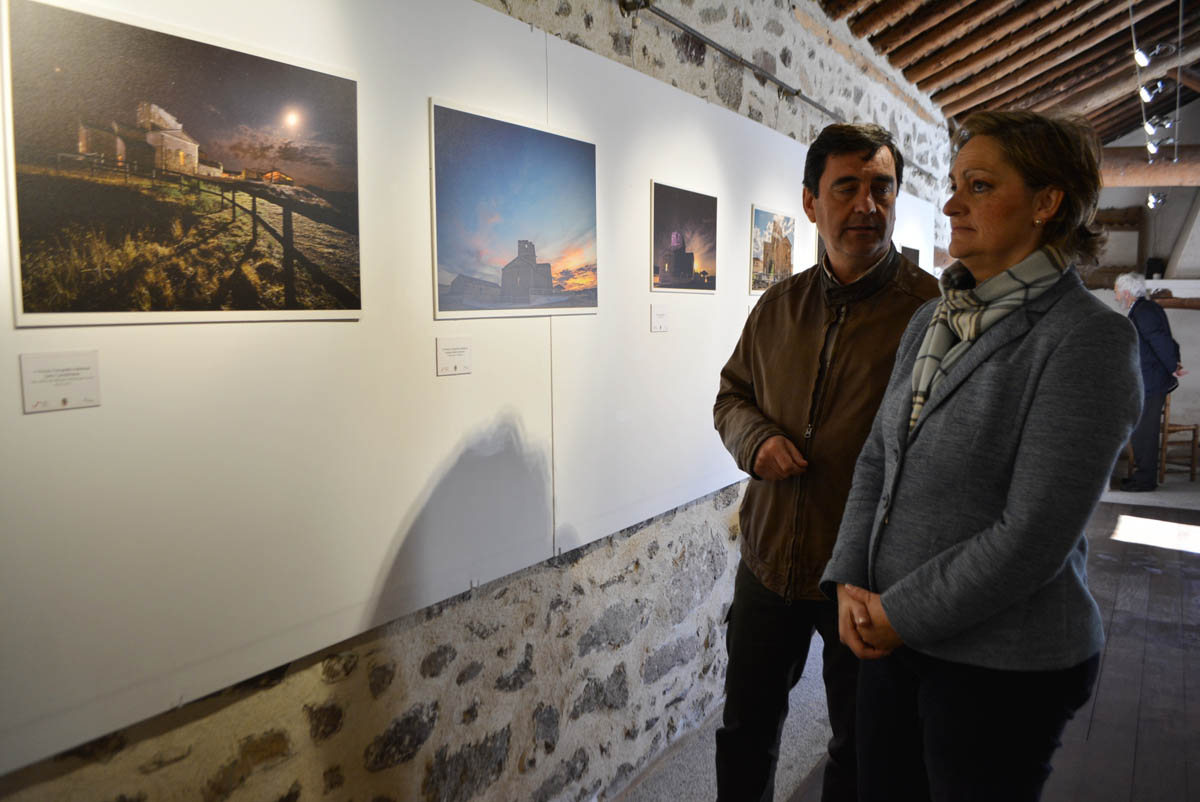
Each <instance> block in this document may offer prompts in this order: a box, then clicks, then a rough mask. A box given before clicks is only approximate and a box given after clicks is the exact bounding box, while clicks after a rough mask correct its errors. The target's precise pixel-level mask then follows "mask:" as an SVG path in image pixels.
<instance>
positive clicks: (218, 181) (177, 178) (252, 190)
mask: <svg viewBox="0 0 1200 802" xmlns="http://www.w3.org/2000/svg"><path fill="white" fill-rule="evenodd" d="M64 162H66V163H68V164H69V165H70V166H71V167H72V168H74V169H82V168H83V167H85V166H86V169H87V170H88V175H90V176H93V177H94V176H95V175H96V174H97V172H107V173H117V174H123V175H124V177H125V183H126V184H128V183H129V177H130V176H131V175H133V176H136V177H139V178H147V179H150V181H151V182H155V181H163V182H166V183H172V184H178V185H179V186H180V187H181V188H188V185H189V184H190V185H191V187H190V188H191V189H192V191H194V192H197V193H207V194H209V195H215V196H217V197H219V198H220V199H221V210H220V211H224V210H225V204H226V203H229V208H230V220H236V219H237V213H238V210H239V209H240V210H242V211H243V212H244V213H246V214H248V215H250V220H251V224H250V243H251V244H254V243H256V242H257V241H258V229H259V228H260V227H261V228H262V230H263V231H265V232H266V233H267V234H268V235H270V236H271V237H272V238H273V239H275V241H276V242H278V243H279V244H280V246H281V247H282V248H283V265H282V267H283V284H284V304H285V305H286V306H287V308H289V309H294V308H296V269H295V265H296V264H299V265H300V267H302V268H304V270H305V272H307V273H308V275H309V277H310V278H311V279H312V280H313V281H314V282H316V283H317V284H318V285H320V286H321V287H322V288H323V289H324V290H325V291H326V292H328V293H329V294H330V295H332V296H333V297H334V298H335V299H337V301H338V303H339V304H341V305H342V308H344V309H359V308H360V307H361V301H360V299H359V295H358V293H357V292H354V291H353V290H351V289H350V288H348V287H347V286H346V285H345V284H342V283H341V282H340V281H338V280H337V279H335V278H334V277H333V276H331V275H329V274H328V273H326V272H325V271H324V270H322V269H321V267H320V266H318V265H317V264H316V263H315V262H313V261H312V260H311V259H309V258H308V257H307V256H305V255H304V254H303V253H301V252H300V251H299V250H298V249H297V248H296V245H295V241H294V225H293V220H292V216H293V215H296V214H298V215H300V216H301V217H307V218H308V219H309V220H312V221H313V222H316V223H321V224H323V225H327V226H332V227H333V228H336V229H338V230H339V231H344V232H345V233H347V234H351V235H354V236H357V235H358V220H357V218H355V217H351V216H350V215H346V214H343V213H342V212H339V211H337V210H336V209H333V208H331V207H328V206H321V205H319V204H315V203H307V202H305V201H302V200H299V199H297V198H287V197H281V196H280V195H279V194H278V192H275V191H272V190H271V189H269V188H273V187H274V185H273V184H267V183H263V182H261V181H251V180H247V179H240V178H223V177H217V176H207V175H195V174H192V173H179V172H175V171H173V170H164V169H159V168H154V169H151V170H150V171H148V172H143V171H136V170H133V169H130V167H129V166H128V165H122V166H113V165H107V164H104V163H103V162H102V161H101V160H97V159H95V158H91V157H88V156H80V155H76V154H73V153H60V154H58V156H57V159H56V165H57V167H58V169H62V167H63V163H64ZM238 194H244V195H247V196H249V199H250V205H249V206H244V205H242V204H241V203H239V202H238V197H237V196H238ZM260 200H261V201H262V202H264V203H270V204H274V205H275V206H278V207H279V209H280V212H281V216H282V218H283V226H282V228H283V230H282V231H277V230H275V227H274V226H272V225H271V224H270V223H268V222H267V221H266V220H265V219H264V218H263V217H262V215H260V214H259V211H258V203H259V201H260Z"/></svg>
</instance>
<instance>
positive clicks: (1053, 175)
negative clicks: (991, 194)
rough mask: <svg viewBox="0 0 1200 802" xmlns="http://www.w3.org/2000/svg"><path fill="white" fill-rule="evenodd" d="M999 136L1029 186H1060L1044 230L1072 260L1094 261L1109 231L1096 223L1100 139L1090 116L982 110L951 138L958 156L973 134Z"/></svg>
mask: <svg viewBox="0 0 1200 802" xmlns="http://www.w3.org/2000/svg"><path fill="white" fill-rule="evenodd" d="M976 136H990V137H992V138H993V139H995V140H996V141H997V142H998V143H999V144H1000V148H1001V149H1002V150H1003V151H1004V155H1005V156H1006V157H1007V158H1008V160H1009V162H1010V163H1011V164H1012V166H1013V167H1015V168H1016V170H1017V172H1018V173H1020V174H1021V177H1022V178H1024V179H1025V183H1026V185H1028V186H1029V188H1030V189H1033V190H1038V189H1042V188H1043V187H1056V188H1058V189H1060V190H1062V193H1063V199H1062V203H1061V204H1060V205H1059V207H1058V212H1057V213H1055V215H1054V217H1053V218H1052V219H1050V220H1047V221H1046V224H1045V226H1044V228H1043V229H1042V244H1043V245H1053V246H1055V247H1056V248H1058V249H1059V250H1060V251H1062V253H1063V255H1064V256H1065V257H1066V259H1067V260H1068V261H1070V262H1076V263H1079V264H1094V263H1095V262H1096V261H1097V259H1098V257H1099V255H1100V248H1101V246H1102V245H1103V244H1104V233H1103V232H1102V231H1101V230H1100V228H1099V227H1098V226H1096V225H1094V223H1093V219H1094V218H1095V216H1096V205H1097V203H1098V202H1099V200H1100V186H1101V180H1100V138H1099V137H1098V136H1097V135H1096V130H1095V129H1094V128H1092V125H1091V123H1089V122H1088V121H1087V120H1086V119H1085V118H1083V117H1079V116H1053V117H1051V116H1047V115H1044V114H1037V113H1035V112H1032V111H978V112H975V113H974V114H971V115H970V116H968V117H967V119H965V120H964V121H963V123H962V125H961V126H960V127H959V129H958V130H957V131H955V132H954V135H953V136H952V137H951V142H950V144H951V149H952V151H953V154H954V155H955V156H957V155H958V152H959V150H961V149H962V146H963V145H965V144H967V142H969V141H970V140H971V138H972V137H976Z"/></svg>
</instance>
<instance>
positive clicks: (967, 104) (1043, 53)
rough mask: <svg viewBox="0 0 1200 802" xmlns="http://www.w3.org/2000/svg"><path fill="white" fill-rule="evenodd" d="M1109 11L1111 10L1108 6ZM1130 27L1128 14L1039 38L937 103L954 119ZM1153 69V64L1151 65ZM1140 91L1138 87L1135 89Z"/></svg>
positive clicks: (1165, 0) (1161, 4)
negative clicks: (1085, 28)
mask: <svg viewBox="0 0 1200 802" xmlns="http://www.w3.org/2000/svg"><path fill="white" fill-rule="evenodd" d="M1176 2H1177V0H1153V2H1150V3H1147V4H1146V5H1145V6H1143V7H1142V8H1141V9H1140V10H1138V11H1136V12H1135V13H1134V19H1135V21H1136V20H1138V19H1144V18H1145V17H1147V16H1149V15H1150V14H1153V13H1154V12H1155V11H1158V10H1160V9H1163V8H1166V7H1167V6H1172V5H1174V4H1175V3H1176ZM1106 8H1108V7H1107V6H1106ZM1128 25H1129V22H1128V17H1126V16H1125V15H1124V14H1121V15H1119V16H1116V17H1115V18H1110V19H1108V20H1107V22H1105V23H1104V24H1102V25H1098V26H1095V27H1093V28H1092V30H1091V31H1090V32H1089V33H1087V34H1085V35H1083V36H1077V34H1078V32H1079V30H1078V27H1074V26H1073V27H1067V28H1064V29H1063V30H1061V31H1058V32H1057V33H1054V34H1051V35H1050V36H1047V37H1045V38H1043V39H1039V40H1038V41H1037V42H1035V43H1034V44H1033V45H1031V46H1030V47H1027V48H1025V49H1023V50H1021V51H1019V52H1017V53H1015V54H1013V55H1012V56H1010V57H1009V58H1007V59H1005V60H1004V61H1002V62H1000V63H999V64H996V65H994V66H992V67H989V68H988V69H986V70H982V71H980V72H979V73H978V74H976V75H975V76H973V77H972V78H970V79H969V80H966V81H963V82H962V83H960V84H956V85H954V86H952V87H950V88H949V89H945V90H942V91H941V92H937V93H935V94H934V95H933V101H934V102H935V103H937V104H938V105H940V106H941V107H942V110H943V111H944V112H945V113H946V116H948V117H950V116H954V115H955V114H958V113H959V112H961V111H963V110H964V109H969V108H972V107H974V106H978V105H980V104H981V103H984V102H986V101H988V100H990V99H991V98H994V97H996V96H997V95H1001V94H1004V93H1005V92H1007V91H1008V90H1010V89H1012V88H1014V87H1017V86H1020V85H1021V84H1023V83H1024V82H1025V81H1028V80H1029V79H1030V78H1031V77H1033V76H1035V75H1040V74H1041V73H1043V72H1046V71H1048V70H1050V69H1053V68H1054V67H1055V66H1056V65H1058V64H1061V63H1063V62H1065V61H1067V60H1068V59H1071V58H1074V57H1075V56H1077V55H1078V54H1080V53H1082V52H1084V51H1085V50H1088V49H1089V48H1091V47H1093V46H1094V45H1095V44H1096V43H1098V42H1102V41H1104V40H1105V39H1107V38H1108V37H1109V36H1112V35H1113V34H1114V33H1116V32H1117V31H1119V30H1122V29H1124V28H1126V27H1127V26H1128ZM1151 66H1153V65H1151ZM1135 89H1136V87H1135Z"/></svg>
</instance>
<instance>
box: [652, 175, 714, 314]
mask: <svg viewBox="0 0 1200 802" xmlns="http://www.w3.org/2000/svg"><path fill="white" fill-rule="evenodd" d="M650 216H651V223H650V228H651V231H652V236H653V245H652V248H653V253H652V254H651V262H652V264H651V280H650V289H652V290H669V291H674V292H715V291H716V289H717V199H716V198H715V197H714V196H712V195H705V194H704V193H702V192H693V191H692V190H690V189H681V188H680V187H673V186H669V185H667V184H660V183H658V182H657V181H653V182H651V207H650Z"/></svg>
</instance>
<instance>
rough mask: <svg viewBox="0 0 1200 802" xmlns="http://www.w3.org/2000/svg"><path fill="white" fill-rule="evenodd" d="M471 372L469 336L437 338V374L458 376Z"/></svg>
mask: <svg viewBox="0 0 1200 802" xmlns="http://www.w3.org/2000/svg"><path fill="white" fill-rule="evenodd" d="M470 372H471V338H470V337H438V338H437V373H438V375H439V376H460V375H462V374H464V373H470Z"/></svg>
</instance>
